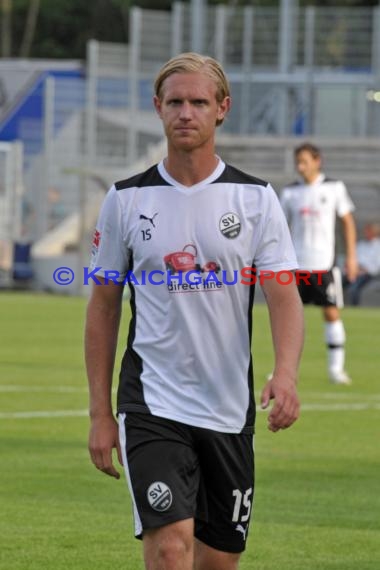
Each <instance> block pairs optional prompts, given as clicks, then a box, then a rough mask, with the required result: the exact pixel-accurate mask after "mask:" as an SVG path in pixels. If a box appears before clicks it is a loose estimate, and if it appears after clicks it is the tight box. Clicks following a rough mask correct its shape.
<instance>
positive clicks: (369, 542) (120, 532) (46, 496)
mask: <svg viewBox="0 0 380 570" xmlns="http://www.w3.org/2000/svg"><path fill="white" fill-rule="evenodd" d="M124 313H125V314H124V319H123V323H122V331H121V334H120V346H119V351H118V357H117V360H118V363H119V362H120V358H121V354H122V350H123V344H124V342H125V338H126V328H127V324H128V323H127V321H128V318H129V309H128V304H127V303H126V304H125V308H124ZM0 314H1V327H0V346H1V361H0V369H1V378H0V448H1V457H2V468H1V470H0V503H1V515H2V516H1V517H0V536H1V538H2V548H1V558H0V569H1V570H9V569H12V570H41V569H51V568H54V569H55V570H104V569H105V568H127V569H128V570H142V569H143V563H142V556H141V543H140V542H138V541H136V540H135V539H134V538H133V531H132V511H131V506H130V499H129V495H128V492H127V488H126V484H125V481H124V478H122V479H120V480H119V481H116V480H114V479H111V478H107V477H106V476H104V475H103V474H101V473H100V472H99V471H96V470H95V469H94V467H93V466H92V465H91V463H90V460H89V458H88V453H87V430H88V419H87V418H86V417H85V416H83V417H70V416H67V417H54V416H51V417H35V418H20V417H17V416H15V415H14V414H15V413H16V412H34V411H45V412H50V413H54V412H58V413H59V412H60V411H62V410H67V411H70V410H71V411H77V412H79V413H80V412H81V411H83V413H84V414H85V413H86V412H85V410H86V408H87V393H86V392H87V390H86V380H85V374H84V366H83V356H82V352H83V348H82V336H83V320H84V315H85V300H83V299H79V298H69V297H59V296H53V295H51V296H46V295H33V294H24V293H19V294H16V293H1V294H0ZM344 320H345V324H346V329H347V337H348V343H347V344H348V363H347V364H348V370H349V371H350V373H351V374H352V376H353V379H354V383H353V385H352V386H349V387H347V386H332V385H330V384H328V382H327V379H326V373H325V349H324V346H323V340H322V339H323V335H322V323H321V315H320V310H318V309H316V308H313V307H311V308H308V309H307V310H306V325H307V326H306V329H307V337H306V345H305V352H304V357H303V360H302V365H301V373H300V394H301V400H302V404H303V412H302V415H301V418H300V419H299V421H298V422H297V423H296V424H295V425H294V426H293V427H292V428H291V429H290V430H286V431H282V432H279V433H277V434H272V433H271V432H269V431H268V430H267V429H266V417H267V412H262V413H259V414H258V419H257V430H256V442H255V448H256V458H257V463H256V477H257V482H256V496H255V507H254V516H253V521H252V525H251V529H250V536H249V540H248V546H247V550H246V552H245V554H244V556H243V557H242V561H241V565H240V569H241V570H252V569H255V568H257V569H259V570H273V569H279V570H305V568H306V569H307V570H342V569H344V570H377V569H378V568H379V567H380V554H379V544H380V519H379V512H380V496H379V493H378V482H379V457H378V441H379V436H380V433H379V431H380V427H379V426H380V424H379V413H380V390H379V384H378V371H379V368H380V353H379V350H378V331H379V328H380V310H379V309H360V308H349V309H346V310H345V311H344ZM253 323H254V342H253V344H254V357H255V377H256V392H257V394H259V392H260V390H261V388H262V386H263V384H264V382H265V376H266V374H267V373H268V372H269V371H270V370H271V368H272V350H271V342H270V332H269V325H268V317H267V311H266V308H265V306H264V305H258V306H256V307H255V309H254V319H253ZM116 377H117V370H116V371H115V380H116Z"/></svg>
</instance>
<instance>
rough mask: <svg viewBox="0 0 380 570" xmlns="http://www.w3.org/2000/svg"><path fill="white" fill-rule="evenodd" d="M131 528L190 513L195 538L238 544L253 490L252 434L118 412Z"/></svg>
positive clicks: (220, 546)
mask: <svg viewBox="0 0 380 570" xmlns="http://www.w3.org/2000/svg"><path fill="white" fill-rule="evenodd" d="M119 427H120V443H121V448H122V453H123V462H124V467H125V472H126V476H127V481H128V486H129V489H130V492H131V496H132V500H133V507H134V519H135V534H136V536H137V537H138V538H141V537H142V534H143V532H144V530H148V529H153V528H158V527H161V526H164V525H167V524H170V523H174V522H176V521H179V520H184V519H188V518H193V519H194V528H195V530H194V535H195V536H196V538H198V539H199V540H201V541H202V542H204V543H205V544H207V545H208V546H211V547H213V548H216V549H217V550H222V551H224V552H236V553H237V552H242V551H243V550H244V549H245V542H246V539H247V535H248V526H249V521H250V515H251V510H252V503H253V495H254V452H253V435H252V434H247V433H242V434H228V433H227V434H226V433H219V432H217V431H213V430H208V429H204V428H197V427H192V426H188V425H185V424H182V423H179V422H175V421H171V420H167V419H164V418H159V417H157V416H152V415H150V414H140V413H128V414H120V415H119Z"/></svg>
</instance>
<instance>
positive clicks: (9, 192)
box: [0, 142, 25, 282]
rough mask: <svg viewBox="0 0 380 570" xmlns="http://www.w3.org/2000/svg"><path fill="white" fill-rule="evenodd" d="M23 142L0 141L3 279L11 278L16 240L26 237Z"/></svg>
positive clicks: (0, 272) (0, 259)
mask: <svg viewBox="0 0 380 570" xmlns="http://www.w3.org/2000/svg"><path fill="white" fill-rule="evenodd" d="M22 172H23V157H22V144H20V143H18V142H16V143H2V142H0V282H4V281H5V282H6V281H8V280H9V276H10V271H11V269H12V261H13V260H12V257H13V244H14V243H15V242H16V241H18V242H20V241H21V240H22V239H23V237H24V235H23V234H24V232H25V227H23V226H22V208H23V191H24V186H23V176H22Z"/></svg>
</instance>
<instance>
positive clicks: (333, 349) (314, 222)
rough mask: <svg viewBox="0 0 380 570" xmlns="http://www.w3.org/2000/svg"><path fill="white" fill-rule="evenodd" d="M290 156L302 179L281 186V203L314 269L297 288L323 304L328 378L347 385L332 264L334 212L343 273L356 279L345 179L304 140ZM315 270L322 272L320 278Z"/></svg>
mask: <svg viewBox="0 0 380 570" xmlns="http://www.w3.org/2000/svg"><path fill="white" fill-rule="evenodd" d="M294 157H295V164H296V169H297V172H298V173H299V174H300V176H301V181H300V182H296V183H294V184H292V185H290V186H288V187H286V188H284V189H283V191H282V194H281V205H282V207H283V209H284V212H285V215H286V217H287V220H288V222H289V226H290V231H291V235H292V238H293V243H294V247H295V250H296V254H297V259H298V263H299V266H300V269H301V270H307V271H315V272H316V274H315V275H311V276H310V277H308V278H307V279H305V280H303V279H299V291H300V295H301V298H302V301H303V302H304V303H313V304H315V305H319V306H321V308H322V312H323V318H324V321H325V341H326V345H327V367H328V375H329V378H330V381H331V382H333V383H334V384H350V383H351V378H350V377H349V376H348V374H347V372H346V371H345V367H344V364H345V340H346V334H345V330H344V325H343V322H342V320H341V316H340V311H339V307H340V306H342V304H343V299H342V284H341V277H340V272H339V269H338V268H337V267H333V266H334V259H335V222H336V217H337V216H338V217H339V218H340V219H341V222H342V228H343V236H344V242H345V247H346V263H345V272H346V277H347V279H348V281H350V282H351V281H354V280H355V278H356V274H357V261H356V229H355V221H354V218H353V215H352V212H353V210H354V205H353V203H352V201H351V198H350V197H349V195H348V192H347V189H346V187H345V185H344V183H343V182H342V181H341V180H332V179H331V178H327V177H326V175H325V174H323V172H321V163H322V158H321V151H320V149H319V148H318V147H316V146H315V145H313V144H311V143H304V144H302V145H300V146H298V147H297V148H296V149H295V152H294ZM319 271H325V272H326V273H325V274H324V275H322V274H319V276H318V273H317V272H319ZM301 275H302V273H300V276H301ZM319 281H320V282H319Z"/></svg>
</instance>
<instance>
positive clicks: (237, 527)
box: [235, 524, 248, 540]
mask: <svg viewBox="0 0 380 570" xmlns="http://www.w3.org/2000/svg"><path fill="white" fill-rule="evenodd" d="M235 530H237V531H238V532H241V533H242V535H243V536H244V540H245V539H246V536H245V535H246V532H247V530H248V527H245V528H244V527H243V525H241V524H238V525H237V526H236V528H235Z"/></svg>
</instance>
